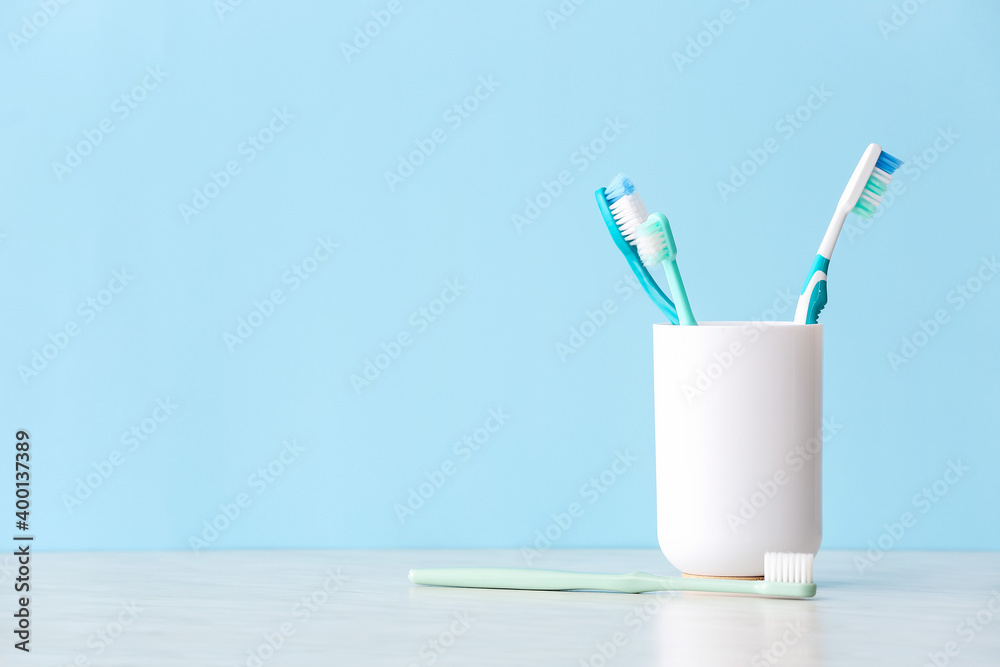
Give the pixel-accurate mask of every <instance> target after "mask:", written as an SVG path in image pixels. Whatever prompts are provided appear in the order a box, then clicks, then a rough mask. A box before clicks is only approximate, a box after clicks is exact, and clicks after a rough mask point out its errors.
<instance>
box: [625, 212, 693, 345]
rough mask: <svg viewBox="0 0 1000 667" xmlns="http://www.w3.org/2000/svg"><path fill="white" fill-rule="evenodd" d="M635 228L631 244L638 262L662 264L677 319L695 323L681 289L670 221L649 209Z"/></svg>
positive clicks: (686, 298) (685, 294) (652, 264)
mask: <svg viewBox="0 0 1000 667" xmlns="http://www.w3.org/2000/svg"><path fill="white" fill-rule="evenodd" d="M635 232H636V244H635V246H636V250H638V251H639V258H640V259H641V260H642V263H643V264H645V265H646V266H654V265H656V264H660V263H662V264H663V270H664V271H665V272H666V274H667V284H668V285H670V295H671V296H672V297H674V305H675V306H676V307H677V318H678V319H679V320H680V323H681V324H689V325H691V324H698V322H696V321H695V319H694V314H693V313H692V312H691V304H690V303H689V302H688V297H687V292H686V291H685V290H684V281H683V280H681V271H680V269H678V268H677V244H676V243H674V234H673V232H671V231H670V221H669V220H667V216H665V215H663V214H662V213H652V214H650V216H649V217H648V218H646V221H645V222H644V223H642V224H641V225H639V226H638V227H637V228H636V230H635Z"/></svg>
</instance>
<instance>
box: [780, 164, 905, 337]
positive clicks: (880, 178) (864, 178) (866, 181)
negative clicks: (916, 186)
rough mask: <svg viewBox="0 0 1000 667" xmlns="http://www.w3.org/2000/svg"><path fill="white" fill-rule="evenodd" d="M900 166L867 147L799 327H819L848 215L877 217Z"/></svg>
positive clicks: (810, 279) (814, 273)
mask: <svg viewBox="0 0 1000 667" xmlns="http://www.w3.org/2000/svg"><path fill="white" fill-rule="evenodd" d="M901 164H902V162H901V161H900V160H898V159H896V158H894V157H893V156H891V155H889V154H888V153H886V152H885V151H883V150H882V147H881V146H879V145H878V144H871V145H870V146H868V149H867V150H866V151H865V154H864V155H862V156H861V162H859V163H858V166H857V167H855V169H854V173H853V174H852V175H851V180H850V181H848V182H847V187H846V188H845V189H844V194H842V195H841V196H840V201H839V202H837V210H836V211H835V212H834V214H833V219H832V220H830V226H829V227H828V228H827V230H826V235H825V236H824V237H823V242H822V243H820V246H819V251H818V252H817V253H816V258H815V259H814V260H813V264H812V268H810V269H809V275H808V276H806V282H805V284H804V285H803V286H802V294H801V295H800V296H799V303H798V306H797V307H796V308H795V323H796V324H816V322H817V320H818V319H819V314H820V311H822V310H823V307H824V306H826V272H827V269H828V268H830V257H831V256H832V255H833V247H834V246H835V245H836V244H837V237H838V236H840V230H841V228H842V227H843V226H844V221H845V220H846V219H847V214H848V213H855V214H857V215H859V216H861V217H862V218H870V217H872V216H873V215H875V208H876V207H877V206H878V205H879V203H880V202H881V201H882V195H884V194H885V193H886V190H888V188H889V182H890V181H892V174H893V172H895V171H896V169H898V168H899V165H901Z"/></svg>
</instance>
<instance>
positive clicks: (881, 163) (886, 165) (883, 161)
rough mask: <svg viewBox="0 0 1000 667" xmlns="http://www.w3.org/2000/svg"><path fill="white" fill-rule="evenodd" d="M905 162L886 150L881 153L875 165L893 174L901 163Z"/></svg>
mask: <svg viewBox="0 0 1000 667" xmlns="http://www.w3.org/2000/svg"><path fill="white" fill-rule="evenodd" d="M901 164H903V161H902V160H900V159H899V158H894V157H893V156H891V155H889V154H888V153H886V152H885V151H882V152H881V153H879V156H878V162H876V163H875V166H876V167H878V168H879V169H881V170H882V171H884V172H885V173H887V174H892V172H894V171H896V170H897V169H899V165H901Z"/></svg>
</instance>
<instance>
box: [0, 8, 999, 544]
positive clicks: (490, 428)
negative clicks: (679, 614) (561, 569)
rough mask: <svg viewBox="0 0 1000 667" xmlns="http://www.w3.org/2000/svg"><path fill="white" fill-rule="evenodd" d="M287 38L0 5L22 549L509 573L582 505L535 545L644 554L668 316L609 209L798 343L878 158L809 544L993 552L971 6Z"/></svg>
mask: <svg viewBox="0 0 1000 667" xmlns="http://www.w3.org/2000/svg"><path fill="white" fill-rule="evenodd" d="M292 4H294V5H295V6H294V7H293V6H287V5H288V3H265V2H258V1H255V0H246V1H245V2H242V3H241V4H235V0H234V4H233V5H230V4H228V3H226V0H218V1H217V2H215V3H214V4H213V3H212V2H209V1H208V0H205V1H204V2H200V3H172V2H154V3H141V4H140V3H129V2H124V1H119V2H112V1H105V2H71V3H69V4H67V5H61V4H59V2H58V0H48V2H36V1H33V0H15V1H12V2H7V3H5V4H4V8H3V10H2V13H0V27H2V28H3V33H4V34H5V35H6V38H5V43H4V44H3V45H0V68H2V70H0V73H2V80H3V81H4V95H3V101H2V103H0V105H2V106H0V123H2V128H3V132H2V135H0V142H2V144H0V146H2V154H3V155H4V156H5V159H4V160H3V162H2V164H0V182H2V183H3V193H4V196H3V204H4V215H3V216H2V217H0V232H2V234H3V235H4V236H3V237H2V242H0V279H2V282H3V284H4V286H5V287H4V289H3V290H2V291H0V299H2V312H4V313H6V324H5V326H3V327H2V328H0V336H2V348H3V350H4V354H3V359H4V363H3V366H2V371H3V372H2V373H0V382H2V392H3V394H2V395H3V411H2V416H0V424H2V429H0V432H2V433H5V434H7V438H8V440H9V441H11V442H13V437H14V433H15V431H16V430H17V429H20V428H24V429H28V430H29V431H30V433H31V438H32V446H33V453H34V458H33V459H32V466H33V474H34V477H33V491H34V496H33V500H34V505H33V514H32V530H33V531H35V532H36V533H37V535H38V539H39V540H40V542H41V544H40V545H39V546H40V547H44V548H48V549H58V550H62V549H154V548H155V549H171V548H176V549H188V548H192V546H194V547H195V548H211V549H215V548H245V547H458V546H476V547H500V546H509V547H522V546H528V545H531V544H533V543H534V542H535V541H536V532H535V531H545V529H546V528H547V527H549V525H550V524H551V523H553V521H554V519H553V518H552V515H553V514H554V513H555V514H556V515H559V513H566V512H568V508H570V506H571V505H572V504H573V503H577V504H578V505H579V511H577V512H575V513H576V514H577V516H576V517H575V518H574V519H573V523H572V525H568V526H567V527H565V529H562V528H559V529H558V530H552V531H550V533H553V534H555V533H561V534H560V535H559V536H558V538H557V539H556V540H555V542H554V544H553V546H557V547H583V546H644V547H652V546H655V519H654V472H653V471H654V466H653V441H652V435H653V424H652V381H651V325H652V324H653V323H654V322H656V321H658V320H659V314H658V312H657V311H656V310H655V308H654V307H653V306H652V305H651V304H650V303H649V302H648V301H647V300H646V299H645V298H644V297H643V296H641V294H639V293H637V292H636V290H635V287H634V285H633V284H632V283H631V281H629V280H628V270H627V267H626V265H625V263H624V261H623V260H622V258H621V257H620V256H619V255H618V254H617V251H616V250H615V248H614V246H613V244H612V243H611V240H610V239H609V238H608V234H607V231H606V230H605V229H604V226H603V224H602V223H601V220H600V218H599V216H598V214H597V211H596V209H595V206H594V204H593V198H592V192H593V190H594V189H595V188H597V187H599V186H601V185H604V184H606V183H607V182H608V181H609V180H610V179H611V178H612V177H613V176H614V175H615V173H617V172H618V171H620V170H623V171H626V172H628V173H629V174H631V175H632V176H633V177H634V178H635V180H636V181H637V183H638V185H639V187H640V189H641V192H642V193H643V194H644V197H645V199H646V202H647V203H648V204H649V205H650V206H651V207H652V208H655V209H660V210H663V211H664V212H666V213H667V214H668V215H669V216H670V219H671V221H672V223H673V227H674V233H675V237H676V239H677V242H678V244H679V246H680V248H681V266H682V268H683V270H684V274H685V280H686V283H687V286H688V292H689V295H690V297H691V299H692V302H693V304H694V308H695V312H696V314H697V315H698V316H699V317H700V318H701V319H703V320H711V319H762V318H763V319H767V318H774V317H781V318H788V317H790V311H789V308H790V306H789V305H788V301H789V300H793V299H794V296H795V295H796V294H797V291H798V289H799V287H800V286H801V281H802V279H803V277H804V272H805V270H806V269H807V267H808V266H809V263H810V262H811V259H812V256H813V253H814V252H815V249H816V246H817V244H818V243H819V240H820V238H821V236H822V234H823V231H824V229H825V226H826V223H827V221H828V219H829V218H828V216H829V215H830V214H831V213H832V209H833V206H834V204H835V202H836V200H837V198H838V197H839V195H840V192H841V189H842V188H843V185H844V183H845V182H846V179H847V177H848V175H849V174H850V172H851V170H852V169H853V168H854V165H855V163H856V161H857V159H858V157H859V156H860V154H861V152H862V151H863V150H864V148H865V146H867V144H868V143H869V142H871V141H877V142H879V143H881V144H883V145H884V146H885V147H886V149H887V150H888V151H890V152H891V153H893V154H895V155H897V156H898V157H900V158H902V159H904V160H906V161H907V164H906V166H905V167H904V168H903V169H902V170H901V171H900V172H898V176H897V179H896V182H897V183H898V184H899V185H898V186H897V191H896V194H895V195H893V196H892V197H891V198H890V199H889V200H887V201H886V202H885V203H884V204H883V207H882V208H883V209H884V210H883V211H882V214H880V215H879V216H878V217H877V218H876V219H875V220H874V221H872V222H871V223H869V224H867V225H865V226H862V225H861V224H860V221H859V219H857V218H853V217H852V218H851V219H849V221H848V226H847V228H846V229H845V231H844V234H843V235H842V237H841V240H840V244H839V246H838V251H837V253H836V256H835V257H834V261H833V264H832V270H831V283H830V294H831V296H830V305H829V306H828V308H827V310H826V311H825V312H824V315H823V321H824V322H825V324H826V380H825V391H826V395H825V410H826V414H827V416H828V418H830V419H831V420H833V422H834V423H835V424H836V426H835V427H834V428H833V430H834V431H835V433H834V434H833V435H832V437H829V438H828V441H827V446H826V452H825V466H826V467H825V502H826V507H825V521H826V525H825V535H826V538H825V545H826V546H828V547H863V546H865V545H866V544H867V543H868V541H869V540H872V541H873V542H876V543H877V541H878V540H879V539H880V538H882V542H883V545H885V544H888V543H889V542H892V546H894V547H897V548H1000V531H998V527H997V524H996V522H995V521H993V522H992V523H990V524H989V525H983V524H982V523H981V522H982V521H984V520H985V519H984V518H983V517H986V516H989V514H990V512H991V511H992V510H990V509H989V508H992V507H993V506H994V504H995V503H994V501H995V488H996V485H995V475H996V472H995V471H996V468H997V464H998V462H1000V454H998V447H997V444H998V443H997V439H998V438H997V428H996V416H997V408H998V399H1000V391H998V388H997V381H996V378H997V377H998V375H1000V361H998V355H997V354H996V340H997V334H996V331H997V327H998V326H1000V317H998V312H1000V311H998V307H997V306H998V303H1000V279H996V280H989V279H988V278H992V277H995V274H996V271H997V268H996V265H995V264H994V262H995V261H996V256H997V253H998V250H1000V231H998V226H997V221H996V219H995V217H996V216H995V213H994V211H995V208H996V207H995V206H994V205H993V204H991V203H990V202H991V201H992V200H993V197H994V196H995V193H996V187H995V186H996V184H995V182H994V181H995V170H994V169H992V167H991V165H993V164H994V163H995V161H996V155H997V154H998V134H997V131H996V108H997V102H998V93H997V90H998V86H997V84H998V72H1000V67H998V66H1000V50H998V48H997V45H996V39H995V37H996V26H997V19H998V18H1000V8H998V6H997V5H996V4H995V3H991V2H985V1H982V2H966V3H944V2H935V3H923V4H921V3H919V2H917V1H916V0H908V2H904V3H898V2H897V3H893V2H891V1H890V0H884V1H882V2H861V1H859V0H852V1H849V2H838V3H806V4H794V3H766V2H757V1H749V0H746V1H744V0H738V1H733V2H726V1H724V0H718V1H717V2H713V3H696V2H686V3H669V4H668V3H659V2H624V3H613V4H612V3H607V2H597V1H596V0H590V1H589V2H583V3H582V4H579V5H577V4H575V3H573V2H569V1H567V2H563V3H561V4H560V3H559V2H557V0H551V1H550V2H540V3H538V2H523V1H515V2H504V3H475V4H468V3H467V4H465V5H463V7H462V9H461V11H456V9H455V7H456V6H455V4H454V3H444V2H440V1H438V2H412V3H411V2H408V1H407V0H398V1H397V0H392V1H391V2H389V1H386V0H380V1H376V2H370V1H366V2H363V3H357V2H354V3H325V2H311V3H292ZM303 5H305V6H303ZM46 8H47V9H46ZM46 12H48V13H46ZM373 13H374V14H373ZM49 14H51V16H49ZM379 21H381V23H382V24H384V25H379V23H378V22H379ZM365 30H368V31H369V32H370V33H371V34H374V36H373V37H365V36H364V34H363V33H364V31H365ZM754 159H755V160H756V162H757V163H758V164H754V163H753V162H752V161H751V162H747V161H748V160H754ZM748 174H749V175H748ZM935 318H936V319H937V320H938V321H937V322H936V323H935V322H933V321H932V320H935ZM588 321H595V322H597V323H598V324H595V325H594V326H590V325H587V324H585V323H586V322H588ZM922 327H923V328H924V329H926V330H927V331H929V332H932V333H924V331H923V330H922ZM581 330H582V331H583V333H579V332H580V331H581ZM574 332H577V333H574ZM583 334H590V335H589V336H586V337H584V335H583ZM893 355H898V357H897V356H893ZM12 451H13V448H12V447H11V448H10V449H9V450H8V452H9V453H8V455H10V456H12V454H11V453H10V452H12ZM616 459H619V463H618V464H617V465H616V466H615V467H616V468H617V470H618V471H620V472H619V473H610V474H605V475H604V480H605V482H604V483H602V482H600V481H599V480H600V479H601V473H602V471H605V470H609V469H611V468H612V465H613V464H614V462H615V460H616ZM625 462H627V464H626V463H625ZM952 465H954V466H955V467H959V468H961V469H963V472H962V474H961V476H959V475H958V474H957V473H954V472H953V473H948V474H947V475H946V471H947V470H948V469H949V466H952ZM965 468H967V470H965ZM269 469H270V471H269ZM592 479H595V480H598V481H597V483H596V484H595V483H592V482H591V481H590V480H592ZM945 479H948V480H951V481H952V482H954V483H949V482H948V481H939V480H945ZM609 480H611V483H610V484H608V483H607V482H608V481H609ZM935 482H937V485H936V487H935ZM9 483H10V482H9V481H7V482H4V484H9ZM422 484H427V485H425V486H423V488H421V485H422ZM428 485H429V486H428ZM8 488H9V487H8ZM925 488H926V489H928V491H927V494H928V495H921V494H922V493H923V491H922V490H923V489H925ZM935 489H936V490H935ZM411 490H412V491H413V492H414V493H417V494H419V493H420V492H421V491H423V493H424V495H425V496H428V497H427V498H426V499H421V500H422V504H421V502H420V501H418V500H417V499H416V498H415V497H414V498H410V496H411ZM418 505H419V506H418ZM404 508H405V509H404ZM414 508H415V509H414ZM904 512H910V513H911V514H913V515H914V517H915V523H914V525H912V526H909V527H907V529H906V531H905V534H904V535H902V536H901V537H899V538H891V539H887V538H885V536H884V534H886V531H887V528H886V527H885V524H890V526H891V524H892V523H893V522H897V521H898V520H899V518H900V516H901V515H902V514H903V513H904ZM226 514H228V515H229V516H228V517H227V516H226ZM563 519H564V523H565V518H563ZM213 521H214V522H215V523H216V526H217V527H221V529H219V530H216V529H214V528H208V529H207V528H206V522H209V523H211V522H213ZM193 538H194V539H193ZM540 544H541V545H542V546H545V545H544V543H540Z"/></svg>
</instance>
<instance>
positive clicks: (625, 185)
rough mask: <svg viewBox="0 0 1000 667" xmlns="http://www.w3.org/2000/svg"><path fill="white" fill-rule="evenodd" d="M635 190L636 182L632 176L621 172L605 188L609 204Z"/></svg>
mask: <svg viewBox="0 0 1000 667" xmlns="http://www.w3.org/2000/svg"><path fill="white" fill-rule="evenodd" d="M633 192H635V183H633V182H632V179H631V178H629V177H628V176H626V175H625V174H621V173H619V174H618V175H617V176H615V177H614V180H612V181H611V183H610V184H609V185H608V187H606V188H604V196H605V197H607V199H608V205H609V206H610V205H611V204H614V203H615V202H616V201H618V200H619V199H621V198H622V197H624V196H625V195H630V194H632V193H633Z"/></svg>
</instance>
